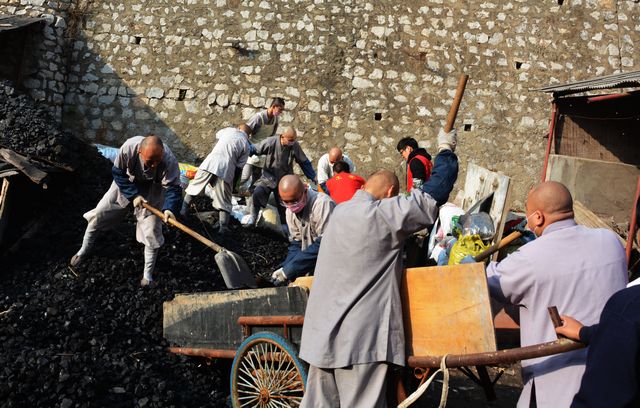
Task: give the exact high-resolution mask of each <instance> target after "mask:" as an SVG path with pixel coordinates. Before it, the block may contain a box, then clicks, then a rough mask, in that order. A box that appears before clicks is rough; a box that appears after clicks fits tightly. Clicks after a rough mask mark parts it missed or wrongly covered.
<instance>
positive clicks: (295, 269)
mask: <svg viewBox="0 0 640 408" xmlns="http://www.w3.org/2000/svg"><path fill="white" fill-rule="evenodd" d="M278 192H279V194H280V200H281V201H282V204H283V205H284V206H285V207H286V208H287V210H286V218H287V226H288V227H289V236H290V241H291V243H290V244H289V251H288V252H287V257H286V258H285V260H284V262H283V263H282V267H281V268H279V269H277V270H276V271H275V272H273V274H272V275H271V280H272V281H273V283H274V284H276V285H282V284H284V283H286V282H287V281H288V280H294V279H295V278H297V277H298V276H302V275H305V274H313V270H314V268H315V266H316V260H317V259H318V251H319V250H320V242H321V240H322V233H323V232H324V230H325V228H326V226H327V223H328V221H329V217H330V216H331V212H332V211H333V208H334V207H335V206H336V203H334V202H333V200H332V199H331V198H330V197H329V196H328V195H326V194H324V193H317V192H315V191H313V190H312V189H310V188H309V187H307V186H306V185H304V183H302V180H300V177H298V176H296V175H293V174H291V175H287V176H284V177H282V179H281V180H280V183H279V184H278Z"/></svg>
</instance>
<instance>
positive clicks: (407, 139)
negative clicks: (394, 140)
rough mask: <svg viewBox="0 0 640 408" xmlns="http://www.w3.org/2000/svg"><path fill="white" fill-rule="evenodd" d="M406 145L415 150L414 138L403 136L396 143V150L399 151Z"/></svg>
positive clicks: (416, 144) (416, 143)
mask: <svg viewBox="0 0 640 408" xmlns="http://www.w3.org/2000/svg"><path fill="white" fill-rule="evenodd" d="M407 146H411V148H412V149H413V150H416V149H417V148H418V142H416V139H414V138H412V137H403V138H402V139H400V141H399V142H398V145H397V146H396V149H398V151H399V152H401V151H403V150H404V149H406V148H407Z"/></svg>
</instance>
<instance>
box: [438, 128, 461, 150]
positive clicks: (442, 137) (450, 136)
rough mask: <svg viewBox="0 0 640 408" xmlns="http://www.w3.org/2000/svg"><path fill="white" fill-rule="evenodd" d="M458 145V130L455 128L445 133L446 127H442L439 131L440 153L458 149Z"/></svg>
mask: <svg viewBox="0 0 640 408" xmlns="http://www.w3.org/2000/svg"><path fill="white" fill-rule="evenodd" d="M457 145H458V132H456V130H455V129H451V131H450V132H449V133H444V129H440V131H439V132H438V153H440V152H441V151H443V150H451V151H452V152H455V151H456V146H457Z"/></svg>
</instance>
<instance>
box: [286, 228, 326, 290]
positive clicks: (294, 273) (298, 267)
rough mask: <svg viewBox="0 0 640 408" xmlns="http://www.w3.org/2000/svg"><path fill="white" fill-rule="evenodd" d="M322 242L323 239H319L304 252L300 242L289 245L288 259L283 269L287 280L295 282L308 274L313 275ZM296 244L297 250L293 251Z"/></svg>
mask: <svg viewBox="0 0 640 408" xmlns="http://www.w3.org/2000/svg"><path fill="white" fill-rule="evenodd" d="M320 241H321V239H320V238H318V239H317V240H316V241H315V242H314V243H313V244H311V245H310V246H308V247H307V249H305V250H304V251H302V250H301V249H300V242H299V241H294V242H292V243H291V245H289V252H288V253H287V258H286V259H285V261H284V262H283V263H282V268H283V269H284V274H285V275H286V276H287V278H289V279H290V280H293V279H295V278H297V277H298V276H302V275H305V274H307V273H311V274H313V271H314V270H315V268H316V261H317V260H318V252H320ZM294 243H297V247H296V249H297V250H292V247H293V244H294Z"/></svg>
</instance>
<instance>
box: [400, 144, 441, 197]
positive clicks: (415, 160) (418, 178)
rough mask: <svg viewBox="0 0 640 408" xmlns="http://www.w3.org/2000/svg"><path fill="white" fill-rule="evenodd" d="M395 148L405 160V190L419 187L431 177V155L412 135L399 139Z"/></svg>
mask: <svg viewBox="0 0 640 408" xmlns="http://www.w3.org/2000/svg"><path fill="white" fill-rule="evenodd" d="M396 149H398V152H399V153H400V154H401V155H402V158H403V159H405V161H406V162H407V191H411V189H412V188H420V186H422V184H423V183H426V182H427V180H429V177H431V168H432V167H433V164H432V163H431V155H430V154H429V153H427V151H426V150H425V149H424V148H422V147H419V146H418V142H417V141H416V139H414V138H412V137H403V138H402V139H400V141H399V142H398V145H397V146H396Z"/></svg>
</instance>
